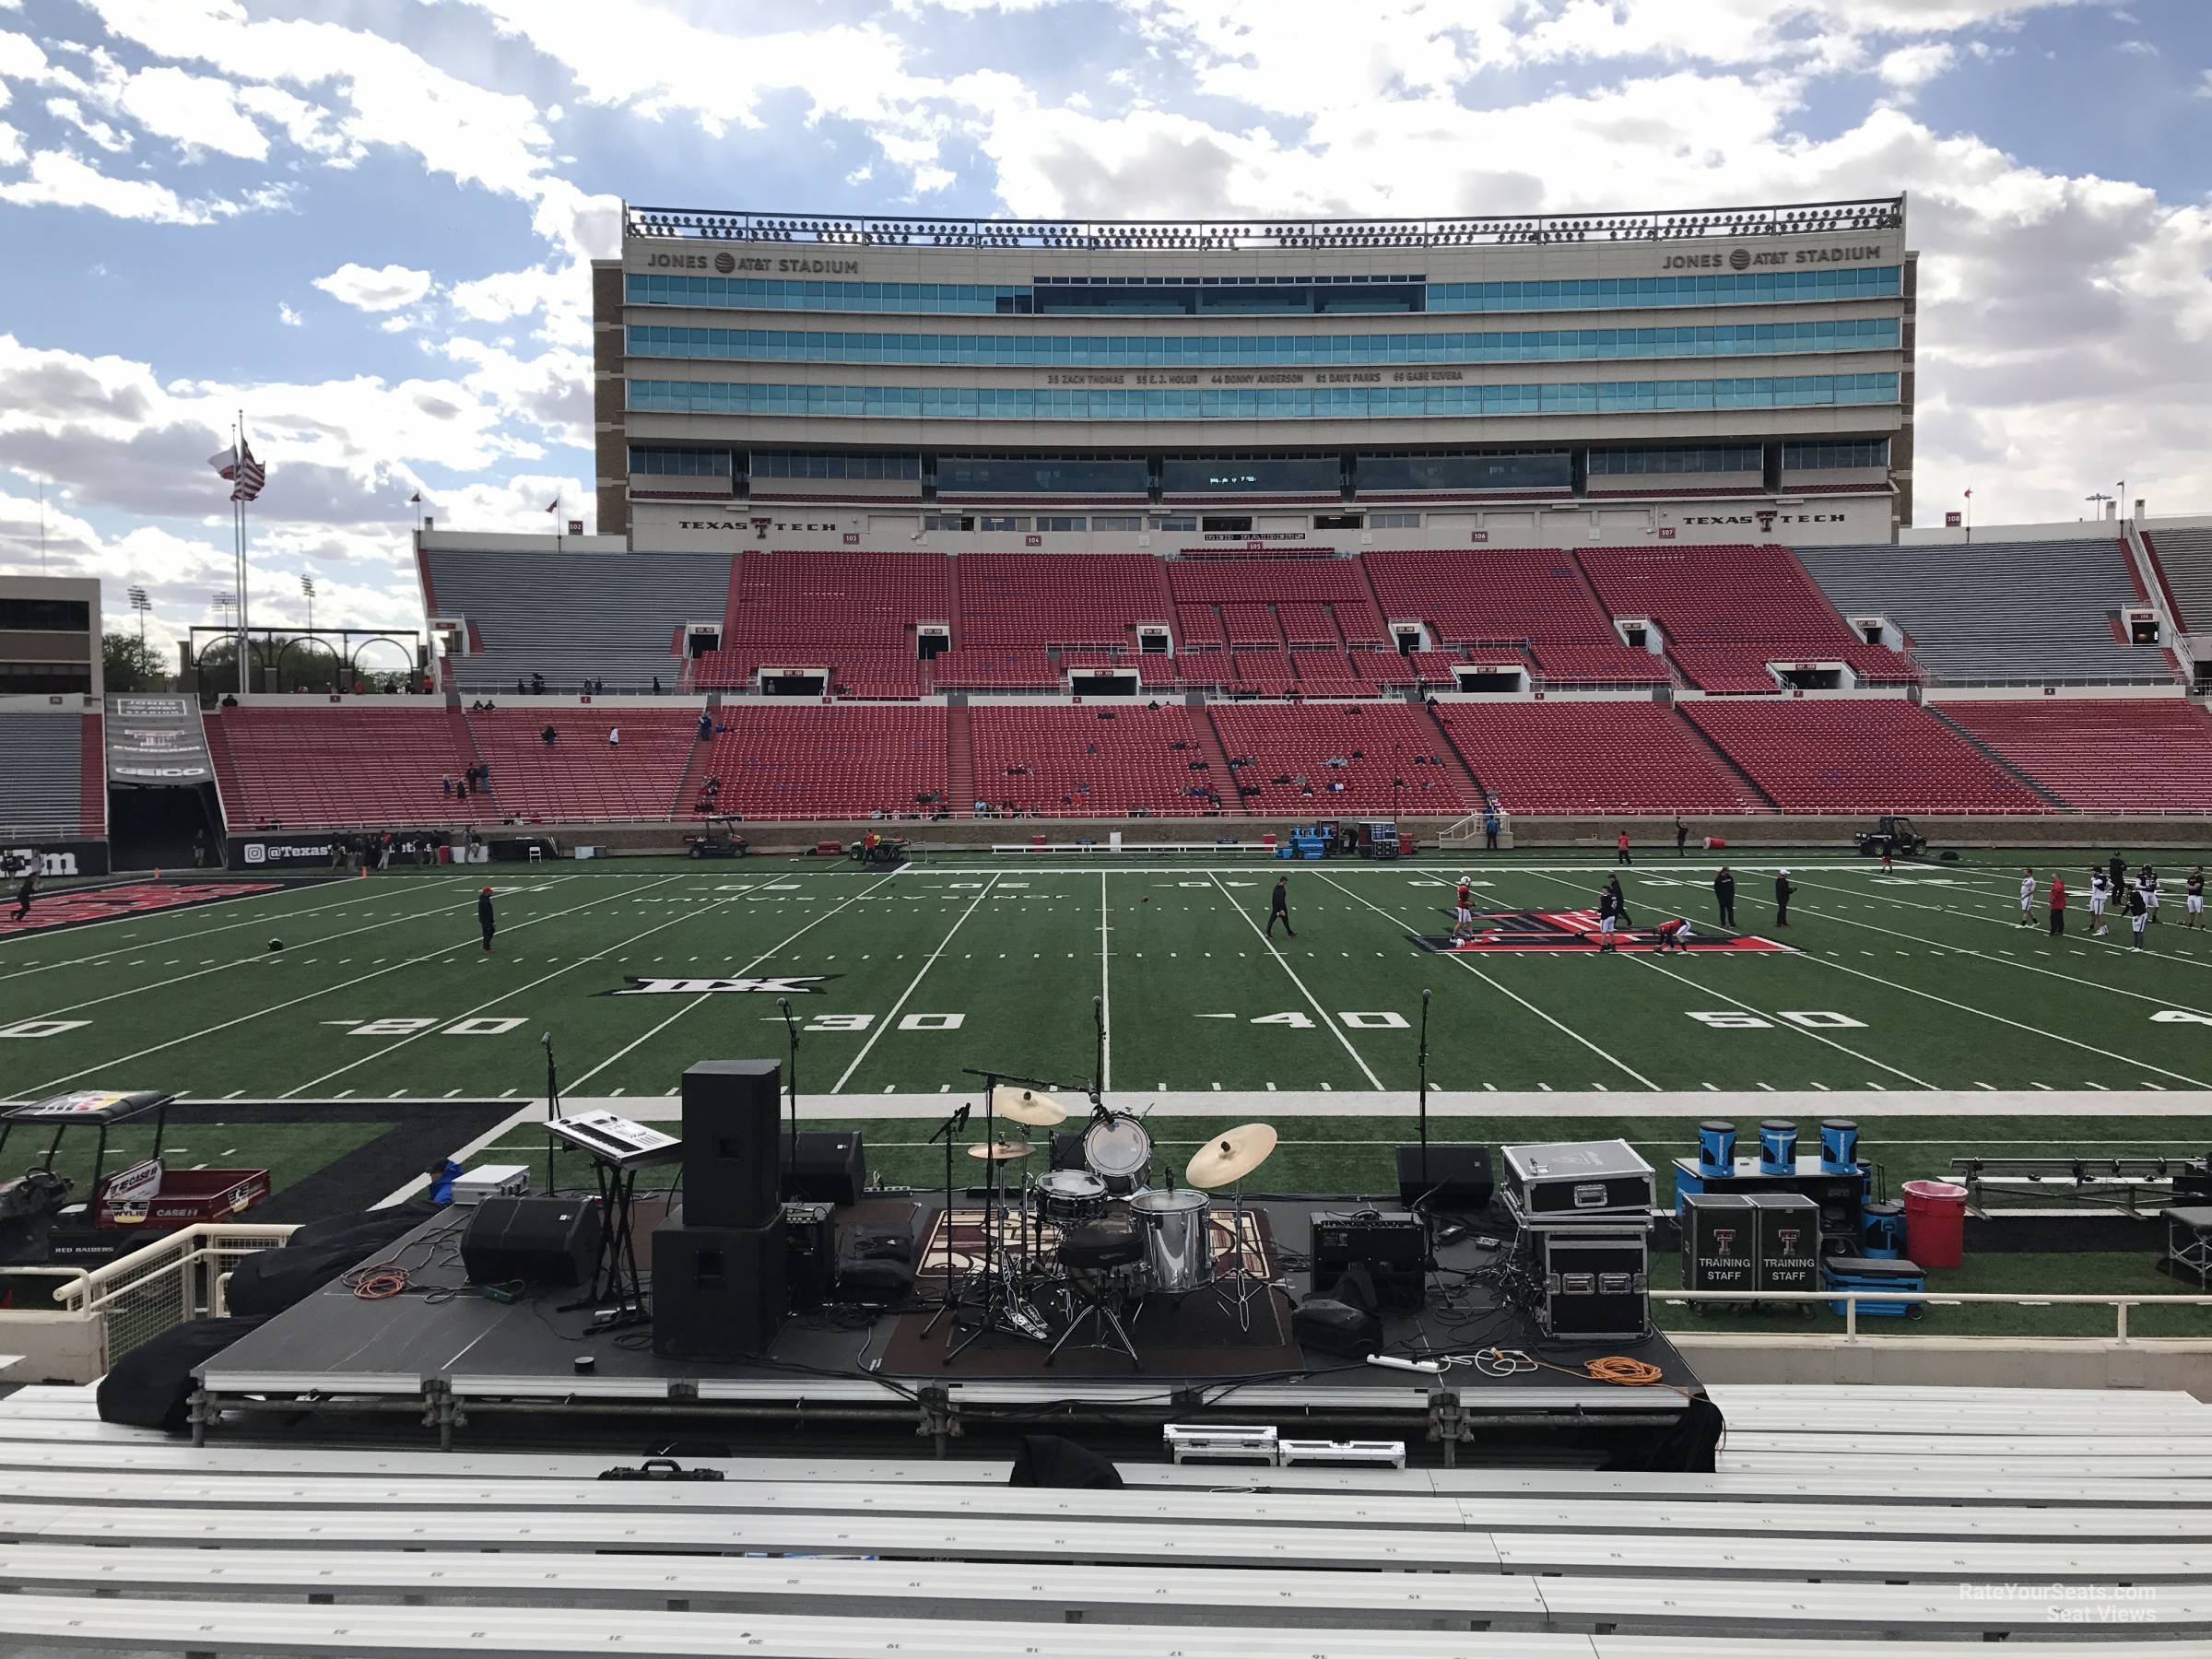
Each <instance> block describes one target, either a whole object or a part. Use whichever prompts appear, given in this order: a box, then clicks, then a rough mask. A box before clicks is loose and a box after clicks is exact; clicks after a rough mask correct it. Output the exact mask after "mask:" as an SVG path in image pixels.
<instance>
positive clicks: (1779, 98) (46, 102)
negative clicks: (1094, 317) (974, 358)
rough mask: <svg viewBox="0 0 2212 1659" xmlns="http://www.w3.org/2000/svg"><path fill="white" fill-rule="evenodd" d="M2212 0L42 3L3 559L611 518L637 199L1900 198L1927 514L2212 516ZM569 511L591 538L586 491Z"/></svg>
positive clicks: (357, 569) (89, 557) (7, 397)
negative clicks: (592, 321) (599, 334)
mask: <svg viewBox="0 0 2212 1659" xmlns="http://www.w3.org/2000/svg"><path fill="white" fill-rule="evenodd" d="M1894 190H1905V191H1908V192H1910V193H1911V194H1912V240H1913V242H1914V244H1915V245H1916V246H1918V247H1919V248H1920V249H1921V250H1922V251H1923V253H1924V265H1923V277H1922V282H1923V288H1922V302H1921V332H1920V348H1919V368H1920V426H1919V451H1918V456H1917V474H1918V489H1919V505H1920V512H1921V515H1922V519H1923V522H1928V521H1930V520H1932V519H1935V518H1936V517H1937V516H1938V515H1939V514H1940V513H1941V512H1942V510H1943V509H1944V508H1945V507H1946V506H1948V505H1951V504H1953V503H1954V502H1956V500H1958V498H1959V492H1960V491H1961V490H1962V489H1964V488H1968V487H1970V486H1971V488H1973V489H1974V492H1975V504H1976V509H1977V512H1976V517H1977V519H1978V520H1980V521H1981V522H1983V523H1994V522H2006V521H2025V520H2035V519H2049V518H2062V517H2063V518H2071V517H2073V516H2076V515H2077V513H2078V512H2081V511H2083V509H2082V507H2081V499H2082V497H2083V496H2084V495H2085V494H2086V493H2087V492H2088V491H2090V490H2095V489H2106V490H2110V489H2112V488H2113V487H2114V485H2115V483H2116V481H2117V480H2118V479H2120V478H2122V477H2125V478H2126V479H2127V480H2128V485H2129V493H2130V494H2131V495H2136V494H2140V495H2144V496H2147V497H2148V498H2149V500H2150V505H2151V511H2152V512H2179V511H2184V510H2189V509H2200V510H2212V479H2208V478H2207V477H2206V465H2205V463H2204V461H2203V457H2204V456H2205V455H2206V453H2208V452H2212V390H2208V388H2212V199H2208V195H2207V193H2208V191H2212V6H2208V5H2206V4H2205V0H1450V3H1441V0H1370V3H1369V4H1366V5H1362V6H1345V5H1342V4H1341V3H1340V0H1265V4H1257V3H1239V0H1006V4H1002V5H992V4H987V3H985V0H942V3H940V0H893V3H891V4H888V5H877V4H868V3H865V0H821V3H818V4H800V3H796V0H744V3H743V4H738V3H736V0H0V249H5V250H6V253H5V256H0V569H6V570H18V571H25V570H28V571H36V570H38V569H40V568H41V542H40V523H41V514H40V508H39V499H38V498H39V496H40V493H41V489H42V490H43V493H44V496H45V510H44V525H45V547H44V554H43V558H44V560H45V568H46V569H48V570H50V571H53V572H55V573H78V572H81V573H96V574H99V575H100V576H102V577H103V578H105V579H106V580H107V581H108V582H109V590H108V591H109V594H110V596H111V600H112V605H113V606H117V607H120V606H121V604H122V594H123V590H124V587H125V586H127V585H129V584H130V583H133V582H137V583H142V584H144V585H146V586H147V587H148V588H149V590H150V591H151V592H152V594H153V597H154V601H155V606H156V611H155V619H156V626H157V627H158V628H160V629H163V630H164V631H166V630H167V629H172V628H177V629H181V628H182V626H184V625H186V624H189V623H191V622H194V621H200V620H209V619H212V612H211V609H210V605H209V596H210V595H211V594H213V593H214V592H216V591H217V590H218V589H219V588H223V587H227V586H229V532H228V517H227V511H226V509H225V506H224V503H223V501H222V499H221V492H220V488H219V486H218V483H217V481H216V480H215V478H214V477H213V475H212V474H210V473H209V472H207V470H206V455H207V454H208V453H211V452H212V451H213V450H215V449H217V448H218V447H219V446H220V444H221V443H222V442H223V441H224V435H225V429H226V428H227V425H228V423H229V418H230V414H231V412H232V411H233V410H236V409H239V408H243V409H244V411H245V414H246V418H247V422H248V426H249V429H250V431H251V432H252V433H253V436H254V439H255V443H256V447H257V449H258V450H259V451H260V452H261V453H262V455H263V457H264V459H265V461H266V462H267V464H268V465H269V466H270V468H271V482H270V486H269V489H268V492H267V494H266V495H265V497H264V498H263V500H262V502H261V503H260V504H259V507H258V509H257V512H256V517H255V524H254V535H255V544H256V560H255V566H256V573H255V579H254V606H255V611H256V618H257V619H267V620H274V621H283V620H298V619H300V618H299V617H298V616H297V615H296V613H298V612H299V611H300V609H301V602H300V598H299V593H298V576H299V574H300V572H301V571H312V572H313V573H314V574H315V576H316V578H317V581H318V583H319V584H320V587H321V590H322V593H323V595H324V596H323V598H322V599H321V601H320V602H319V604H318V620H323V621H330V620H335V619H340V618H342V619H345V620H348V621H359V622H364V623H368V622H398V621H405V620H406V619H408V618H410V617H411V616H412V614H413V612H414V609H415V605H414V596H413V582H412V576H411V572H410V568H409V564H408V562H407V560H406V556H405V531H406V525H407V524H408V523H409V519H410V512H411V511H412V510H411V509H410V508H409V506H408V505H407V500H408V497H409V496H410V495H412V494H414V493H415V492H416V491H417V490H418V489H419V490H421V491H422V493H423V494H424V495H425V496H426V497H427V498H428V499H429V501H430V502H431V503H432V504H433V505H434V508H435V511H437V512H438V513H439V515H440V517H441V521H442V522H444V523H447V524H457V525H466V526H473V527H479V528H495V527H514V528H526V529H543V528H544V527H545V525H546V518H545V514H544V512H543V508H544V506H545V504H546V502H547V500H549V499H550V498H551V497H552V496H553V495H554V494H555V493H557V492H558V493H559V494H560V495H561V496H562V497H563V498H564V499H565V500H568V501H570V502H571V503H573V504H574V506H573V508H572V511H573V512H575V513H577V514H580V515H582V516H583V517H585V518H587V519H588V518H589V517H590V516H591V504H590V502H591V497H590V491H589V488H588V483H589V479H590V475H591V456H590V451H589V448H588V444H589V439H590V429H589V421H590V403H589V390H588V387H589V375H588V357H587V354H588V349H589V343H590V342H589V326H588V314H587V304H588V295H587V292H586V287H585V277H584V262H585V261H587V260H589V259H590V258H592V257H594V256H596V255H602V254H606V253H611V252H613V251H614V235H615V229H616V225H617V215H616V206H617V204H618V201H619V200H620V199H622V198H625V197H627V198H628V199H629V200H630V201H633V202H643V203H657V204H666V205H684V206H728V207H747V206H749V207H760V208H769V209H776V208H792V209H816V210H822V211H855V212H865V211H878V212H907V211H915V212H925V213H945V214H975V215H987V214H992V213H1014V214H1052V215H1057V214H1063V213H1065V214H1074V215H1087V216H1092V217H1100V218H1108V217H1118V216H1132V215H1146V214H1155V213H1157V214H1168V213H1175V214H1200V213H1207V212H1217V213H1221V214H1224V215H1230V216H1244V215H1257V214H1265V213H1268V212H1277V211H1280V212H1296V213H1308V214H1323V213H1351V214H1365V213H1377V214H1406V215H1415V214H1430V213H1450V212H1473V211H1509V210H1511V211H1533V210H1585V209H1600V208H1635V207H1693V206H1717V205H1723V204H1728V203H1745V202H1768V201H1790V200H1801V199H1819V198H1827V197H1834V196H1841V195H1849V194H1860V193H1882V192H1888V191H1894ZM564 516H566V512H564Z"/></svg>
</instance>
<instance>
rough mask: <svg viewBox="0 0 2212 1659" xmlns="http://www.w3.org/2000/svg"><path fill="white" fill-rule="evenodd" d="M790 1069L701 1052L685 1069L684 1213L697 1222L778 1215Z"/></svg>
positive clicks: (744, 1223) (745, 1222)
mask: <svg viewBox="0 0 2212 1659" xmlns="http://www.w3.org/2000/svg"><path fill="white" fill-rule="evenodd" d="M781 1079H782V1067H781V1066H779V1065H777V1064H776V1063H775V1062H774V1061H773V1060H701V1061H700V1062H699V1064H698V1065H693V1066H691V1067H690V1068H689V1069H688V1070H687V1071H686V1072H685V1073H684V1214H685V1216H686V1217H687V1218H688V1219H689V1220H690V1222H691V1224H692V1225H693V1226H695V1227H765V1226H767V1225H768V1224H769V1222H771V1221H772V1220H774V1219H775V1217H776V1211H777V1208H778V1206H780V1204H781V1202H782V1201H781V1200H780V1199H779V1198H778V1197H777V1196H776V1175H777V1157H778V1152H777V1146H776V1132H777V1126H778V1124H779V1123H780V1122H781V1120H782V1110H783V1097H782V1089H781V1088H780V1087H779V1084H780V1082H781Z"/></svg>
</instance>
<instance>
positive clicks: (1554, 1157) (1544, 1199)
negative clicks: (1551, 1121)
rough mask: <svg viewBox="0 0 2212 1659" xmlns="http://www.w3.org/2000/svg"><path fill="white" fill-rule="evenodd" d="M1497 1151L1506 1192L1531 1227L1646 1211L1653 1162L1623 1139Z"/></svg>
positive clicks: (1638, 1214) (1644, 1213) (1646, 1213)
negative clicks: (1551, 1222)
mask: <svg viewBox="0 0 2212 1659" xmlns="http://www.w3.org/2000/svg"><path fill="white" fill-rule="evenodd" d="M1499 1151H1500V1154H1501V1155H1502V1156H1503V1158H1504V1160H1505V1192H1506V1196H1507V1197H1508V1198H1510V1199H1512V1202H1513V1205H1514V1206H1515V1207H1516V1208H1517V1209H1518V1210H1519V1211H1520V1213H1521V1214H1522V1216H1523V1217H1524V1218H1526V1219H1527V1220H1528V1221H1529V1222H1530V1223H1532V1224H1534V1225H1536V1226H1542V1225H1543V1224H1544V1223H1545V1222H1547V1221H1558V1220H1568V1219H1572V1218H1579V1217H1588V1216H1604V1217H1620V1218H1630V1217H1634V1218H1644V1217H1648V1216H1649V1215H1650V1214H1651V1208H1652V1166H1651V1165H1650V1164H1648V1163H1646V1162H1645V1161H1644V1160H1643V1159H1642V1157H1641V1155H1640V1154H1639V1153H1638V1152H1637V1150H1636V1148H1635V1147H1631V1146H1630V1145H1629V1143H1628V1142H1627V1141H1624V1140H1609V1141H1558V1142H1551V1143H1547V1144H1546V1145H1543V1146H1524V1147H1500V1148H1499Z"/></svg>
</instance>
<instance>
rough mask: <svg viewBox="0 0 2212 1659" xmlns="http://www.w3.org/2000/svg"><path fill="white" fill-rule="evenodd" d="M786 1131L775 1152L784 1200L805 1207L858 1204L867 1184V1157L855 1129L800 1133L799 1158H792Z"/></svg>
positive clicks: (780, 1137) (778, 1140)
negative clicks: (776, 1153)
mask: <svg viewBox="0 0 2212 1659" xmlns="http://www.w3.org/2000/svg"><path fill="white" fill-rule="evenodd" d="M791 1139H792V1137H791V1133H790V1131H789V1130H786V1131H784V1133H783V1134H782V1135H781V1136H779V1137H778V1139H777V1141H776V1148H777V1151H778V1154H779V1155H780V1157H781V1159H782V1162H781V1165H780V1167H781V1168H782V1171H783V1199H784V1202H785V1203H787V1204H788V1203H792V1202H794V1201H796V1202H800V1203H806V1204H858V1203H859V1202H860V1194H861V1189H862V1188H863V1187H865V1186H866V1185H867V1184H868V1157H867V1150H866V1148H865V1146H864V1145H863V1144H862V1141H861V1135H860V1131H859V1130H857V1129H836V1130H831V1129H802V1130H800V1131H799V1136H798V1139H799V1155H798V1159H797V1161H796V1162H795V1163H794V1161H793V1159H792V1155H791Z"/></svg>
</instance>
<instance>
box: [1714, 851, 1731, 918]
mask: <svg viewBox="0 0 2212 1659" xmlns="http://www.w3.org/2000/svg"><path fill="white" fill-rule="evenodd" d="M1712 896H1713V899H1714V900H1716V901H1717V902H1718V903H1719V905H1720V907H1721V925H1722V926H1723V927H1734V926H1735V871H1734V870H1731V869H1730V868H1729V867H1728V866H1727V865H1722V866H1721V873H1720V874H1719V875H1718V876H1715V877H1713V878H1712Z"/></svg>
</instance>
